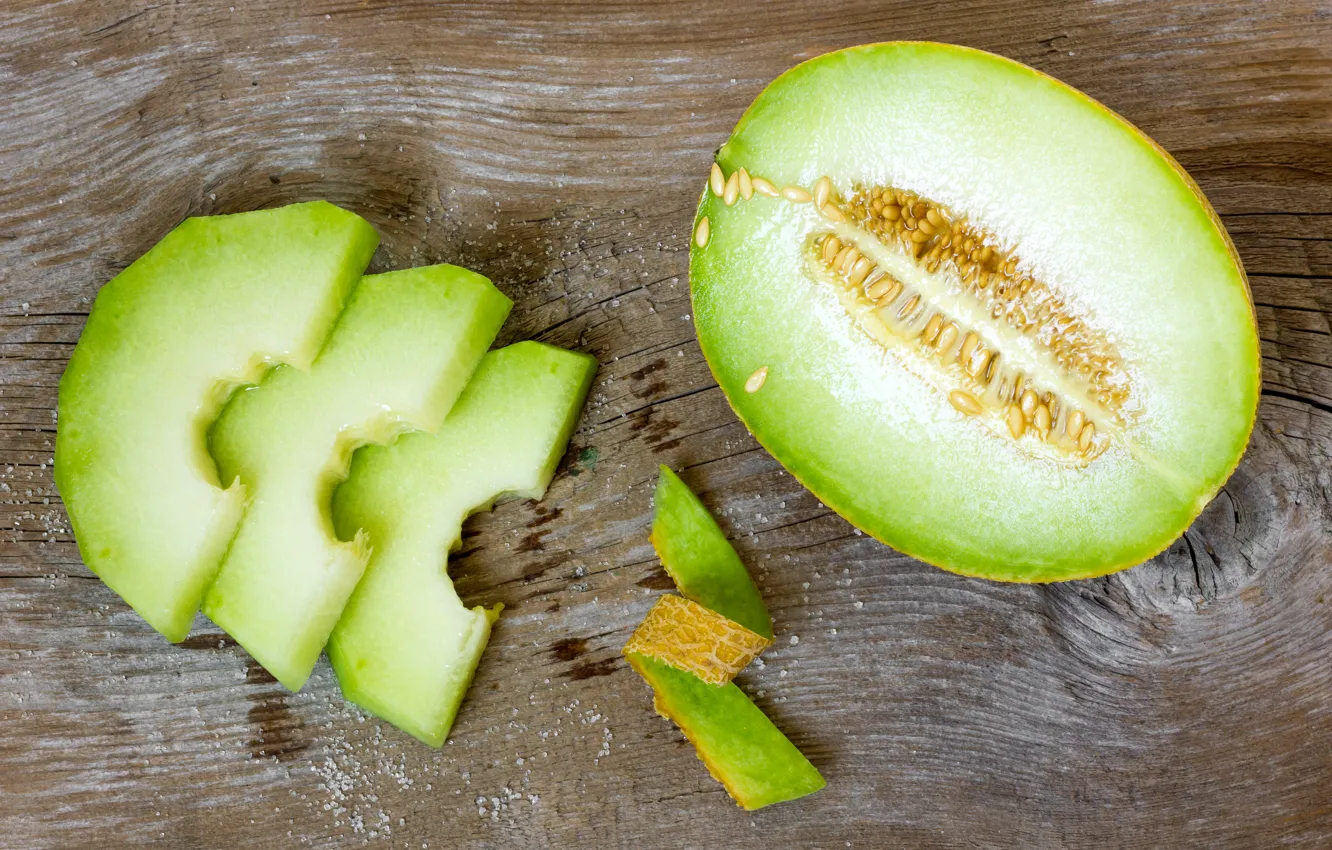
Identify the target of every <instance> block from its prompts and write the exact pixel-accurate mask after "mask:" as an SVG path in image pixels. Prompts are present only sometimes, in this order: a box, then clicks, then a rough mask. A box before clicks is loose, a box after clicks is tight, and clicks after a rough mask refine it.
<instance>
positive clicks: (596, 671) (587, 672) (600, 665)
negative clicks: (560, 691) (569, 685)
mask: <svg viewBox="0 0 1332 850" xmlns="http://www.w3.org/2000/svg"><path fill="white" fill-rule="evenodd" d="M619 667H620V659H619V657H618V656H614V657H611V658H603V659H602V660H600V661H584V662H583V663H581V664H575V665H574V666H573V667H572V668H571V669H570V670H569V672H568V673H565V674H564V676H565V677H566V678H569V679H572V680H574V681H575V682H581V681H583V680H584V679H593V678H596V677H597V676H609V675H610V674H612V673H614V672H615V671H616V669H618V668H619Z"/></svg>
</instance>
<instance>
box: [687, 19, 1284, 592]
mask: <svg viewBox="0 0 1332 850" xmlns="http://www.w3.org/2000/svg"><path fill="white" fill-rule="evenodd" d="M690 281H691V290H692V297H693V304H694V321H695V325H696V327H697V331H698V337H699V341H700V343H701V345H702V348H703V351H704V354H705V356H706V357H707V359H708V362H709V364H710V366H711V368H712V370H713V373H714V375H715V376H716V378H717V381H718V383H719V384H720V385H721V387H722V389H723V390H724V391H725V393H726V395H727V398H728V399H729V400H730V402H731V404H732V406H733V407H734V408H735V410H736V412H737V413H738V414H739V416H740V417H741V419H743V420H744V422H745V424H746V425H747V426H748V427H749V429H750V430H751V431H752V432H753V434H754V436H755V437H756V438H757V439H758V440H759V442H761V443H762V444H763V445H764V447H766V448H767V449H768V450H769V451H771V452H772V454H773V455H774V456H775V457H776V458H777V459H778V460H779V461H780V462H781V463H782V464H783V465H784V466H785V467H786V468H787V469H788V470H790V471H791V473H792V474H793V475H795V476H796V477H797V478H798V479H799V480H800V481H801V482H803V483H804V484H805V485H806V486H808V487H809V488H810V489H811V490H812V491H813V492H814V493H815V494H816V495H817V496H818V497H819V498H820V499H821V500H822V501H823V502H824V503H825V504H827V505H828V506H829V507H831V508H832V509H834V510H836V511H837V512H838V513H840V514H841V515H843V516H844V517H846V518H847V519H849V520H850V521H851V522H852V523H854V524H855V525H856V526H858V527H860V528H861V529H864V530H865V531H866V532H868V533H870V534H872V535H873V536H875V537H876V538H878V539H879V540H882V541H883V542H885V543H887V544H889V545H891V546H893V547H894V548H896V549H898V550H900V551H902V552H904V553H907V554H909V555H911V556H913V557H916V558H920V559H922V560H924V561H927V562H929V563H932V564H936V565H938V566H940V567H943V568H945V569H949V570H953V571H956V572H960V573H965V574H968V575H976V576H983V577H987V578H993V579H1002V580H1011V581H1056V580H1063V579H1072V578H1079V577H1087V576H1094V575H1101V574H1105V573H1108V572H1112V571H1115V570H1118V569H1122V568H1124V567H1128V566H1132V565H1134V564H1137V563H1139V562H1141V561H1143V560H1145V559H1147V558H1149V557H1151V556H1152V555H1154V554H1155V553H1157V552H1159V551H1161V550H1162V549H1164V548H1165V547H1166V546H1168V545H1169V544H1170V543H1171V542H1172V541H1173V540H1175V539H1176V538H1177V537H1178V536H1179V534H1180V533H1181V532H1182V531H1183V530H1184V529H1186V528H1187V527H1188V525H1189V523H1190V522H1192V521H1193V519H1194V518H1196V517H1197V516H1198V514H1199V513H1200V512H1201V511H1202V509H1203V508H1204V507H1205V506H1206V505H1207V503H1208V502H1209V501H1210V500H1211V499H1212V498H1213V497H1214V496H1215V495H1216V493H1217V491H1218V490H1219V489H1220V487H1221V486H1222V485H1223V484H1224V483H1225V481H1226V479H1227V477H1228V476H1229V475H1230V473H1231V472H1232V471H1233V470H1234V468H1235V466H1236V464H1237V463H1238V461H1239V459H1240V456H1241V455H1242V453H1243V451H1244V447H1245V444H1246V443H1247V441H1248V437H1249V433H1250V431H1251V429H1252V425H1253V421H1254V417H1255V414H1256V409H1257V403H1258V397H1259V390H1260V385H1261V384H1260V374H1259V350H1258V334H1257V329H1256V325H1255V319H1254V310H1253V305H1252V302H1251V299H1250V296H1249V290H1248V283H1247V281H1246V279H1245V276H1244V271H1243V269H1242V268H1241V265H1240V262H1239V259H1238V257H1237V256H1236V253H1235V250H1234V247H1233V245H1232V244H1231V242H1230V239H1229V238H1228V236H1227V235H1226V233H1225V230H1224V229H1223V228H1222V226H1221V223H1220V222H1219V221H1218V219H1217V217H1216V215H1215V213H1214V212H1213V211H1212V209H1211V207H1210V206H1209V205H1208V203H1207V201H1206V199H1205V198H1204V197H1203V196H1202V194H1201V192H1200V191H1199V189H1198V187H1197V185H1196V184H1194V182H1193V181H1192V180H1190V179H1189V177H1188V175H1187V174H1185V173H1184V171H1183V169H1182V168H1181V167H1180V166H1179V165H1178V164H1177V163H1176V162H1175V161H1174V160H1172V159H1171V158H1170V157H1169V156H1168V155H1167V154H1166V153H1165V152H1164V151H1163V150H1162V149H1161V148H1160V147H1159V146H1157V145H1156V144H1155V143H1153V142H1152V141H1151V140H1150V139H1148V138H1147V137H1146V136H1145V135H1143V134H1142V133H1141V132H1140V131H1139V130H1137V129H1135V128H1134V127H1132V126H1131V125H1129V124H1128V123H1127V122H1126V121H1124V120H1123V119H1122V118H1120V117H1119V116H1117V115H1115V114H1114V113H1113V112H1111V111H1110V110H1109V109H1107V108H1106V107H1104V106H1102V105H1101V104H1099V103H1097V102H1096V101H1094V100H1092V99H1091V98H1089V97H1087V96H1086V95H1084V94H1082V93H1080V92H1078V91H1075V90H1073V89H1071V88H1069V87H1068V86H1065V85H1063V84H1061V83H1059V82H1058V81H1056V80H1053V79H1051V78H1050V77H1047V76H1045V75H1043V74H1040V73H1038V72H1036V71H1034V70H1032V69H1030V68H1027V67H1025V66H1023V65H1020V64H1018V63H1016V62H1012V61H1009V60H1007V59H1003V58H1000V57H997V56H993V55H991V54H988V53H983V52H981V51H977V50H971V49H966V48H961V47H954V46H949V45H942V44H928V43H891V44H879V45H870V46H865V47H856V48H851V49H848V50H843V51H839V52H836V53H832V54H828V55H826V56H822V57H819V58H817V59H814V60H811V61H809V62H806V63H804V64H802V65H800V66H798V67H796V68H794V69H792V70H791V71H789V72H787V73H786V74H784V75H782V76H781V77H780V78H778V79H777V80H776V81H775V82H773V83H772V84H771V85H770V86H769V87H768V88H767V89H766V90H765V91H764V92H763V93H762V94H761V95H760V96H759V98H758V99H757V100H756V101H755V102H754V104H753V105H752V106H751V107H750V108H749V110H748V111H747V112H746V113H745V115H744V117H743V118H742V119H741V120H740V123H739V125H738V126H737V127H736V129H735V132H734V133H733V134H732V136H731V138H730V139H729V141H727V142H726V144H724V145H723V146H722V147H721V149H720V150H719V151H718V153H717V156H716V162H715V164H714V166H713V169H712V173H711V175H710V178H709V186H708V187H707V188H706V189H705V190H704V193H703V198H702V200H701V202H700V204H699V207H698V212H697V217H696V219H695V225H694V232H693V240H692V244H691V258H690Z"/></svg>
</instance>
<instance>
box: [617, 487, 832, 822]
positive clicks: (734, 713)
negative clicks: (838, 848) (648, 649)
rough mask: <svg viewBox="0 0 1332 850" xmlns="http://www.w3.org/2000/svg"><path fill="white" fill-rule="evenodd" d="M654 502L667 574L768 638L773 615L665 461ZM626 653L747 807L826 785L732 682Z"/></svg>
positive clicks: (657, 541) (655, 534)
mask: <svg viewBox="0 0 1332 850" xmlns="http://www.w3.org/2000/svg"><path fill="white" fill-rule="evenodd" d="M655 502H656V507H655V510H654V511H653V516H652V543H653V545H654V546H655V547H656V548H657V551H658V552H660V553H662V563H663V564H665V565H666V569H667V572H668V573H670V574H671V576H672V578H675V577H676V576H677V575H678V576H680V577H681V578H682V579H683V580H684V583H679V581H680V580H679V579H677V587H678V589H679V590H680V592H681V593H682V594H684V595H685V596H686V597H688V598H690V599H693V600H694V601H695V602H698V603H699V604H700V605H703V606H704V607H707V608H711V609H712V610H713V611H716V612H717V613H718V614H721V615H722V616H723V617H726V618H727V619H729V620H732V621H734V622H737V623H740V624H741V625H745V626H747V627H748V628H750V629H752V630H754V631H758V629H757V628H756V626H762V625H763V624H764V623H766V624H767V625H766V631H763V632H760V634H763V635H764V636H765V637H772V619H771V617H769V615H768V610H767V608H766V607H765V606H764V605H763V600H762V598H760V597H759V595H758V589H757V588H756V587H755V586H754V581H753V579H751V578H750V576H749V571H748V570H746V569H745V567H744V564H743V563H741V562H740V559H739V556H737V555H736V553H735V550H734V549H733V548H731V544H730V543H729V542H727V540H726V537H725V536H724V535H723V534H722V532H721V529H720V528H718V527H717V524H716V520H714V519H713V518H712V516H711V515H710V514H708V512H707V509H706V508H705V507H703V503H702V502H700V501H698V497H697V496H695V495H694V494H693V493H692V492H691V491H690V490H689V488H688V487H686V486H685V484H684V482H682V481H681V480H680V479H679V477H678V476H676V475H675V473H673V472H671V471H670V470H669V469H667V468H666V467H662V468H661V478H660V479H659V481H658V483H657V493H656V497H655ZM700 514H701V516H700ZM677 535H684V536H686V537H687V539H680V538H678V537H677ZM695 535H697V537H695ZM667 557H670V558H671V559H672V561H671V562H667V560H666V559H667ZM710 564H711V565H713V566H714V568H715V571H713V572H711V573H710V572H709V565H710ZM691 594H698V595H697V596H694V595H691ZM746 621H748V622H746ZM751 623H752V625H751ZM625 657H626V658H627V659H628V661H629V665H630V666H631V667H633V668H634V670H636V671H638V674H639V675H640V676H642V677H643V678H644V679H645V680H646V681H647V683H648V684H649V685H651V686H652V691H653V693H654V694H655V697H654V700H653V705H654V706H655V707H656V709H657V713H658V714H660V715H661V716H662V717H665V718H667V719H668V720H671V721H673V722H674V723H675V724H676V725H677V726H679V727H680V730H681V731H682V732H684V734H685V737H686V738H688V739H689V741H690V743H692V744H693V745H694V750H695V752H697V753H698V757H699V760H700V761H702V762H703V764H704V765H706V766H707V768H708V772H709V773H711V774H712V776H713V778H714V779H716V780H717V781H718V782H720V783H722V785H724V786H726V790H727V791H728V792H729V793H730V794H731V796H732V797H733V798H734V799H735V801H736V802H737V803H739V804H740V805H741V806H743V807H744V808H745V809H750V810H752V809H759V808H762V807H764V806H770V805H772V804H773V803H781V802H785V801H787V800H794V799H796V798H797V797H804V796H805V795H807V794H812V793H814V792H815V791H818V790H819V789H820V788H822V787H823V786H824V785H825V782H824V780H823V777H822V776H821V775H820V774H819V772H818V770H817V769H816V768H815V767H814V765H812V764H810V762H809V759H807V758H805V756H804V755H803V754H802V753H801V752H800V750H799V749H797V748H796V746H795V745H794V744H792V743H791V741H790V739H788V738H787V737H786V736H785V735H784V734H782V731H781V730H780V729H778V728H777V727H776V726H775V725H773V722H772V721H771V720H769V719H768V716H767V715H766V714H764V713H763V710H762V709H760V708H759V707H758V706H756V705H754V703H753V701H751V700H750V699H749V697H747V696H746V695H745V693H744V691H742V690H740V688H739V687H738V686H737V685H736V684H735V683H734V682H728V683H727V684H725V685H723V686H721V687H716V686H714V685H709V684H707V683H705V682H704V681H703V680H702V679H699V678H698V677H697V676H695V675H693V674H692V673H687V672H685V671H683V670H677V669H675V668H674V667H670V666H668V665H666V664H663V663H661V662H660V661H657V660H656V659H654V658H649V657H648V656H646V655H642V654H640V653H637V652H629V653H625Z"/></svg>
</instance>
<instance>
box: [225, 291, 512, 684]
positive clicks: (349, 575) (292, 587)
mask: <svg viewBox="0 0 1332 850" xmlns="http://www.w3.org/2000/svg"><path fill="white" fill-rule="evenodd" d="M511 306H512V302H511V301H510V300H509V299H508V298H507V297H505V296H504V294H503V293H501V292H500V291H499V290H498V289H496V288H495V287H494V285H493V284H491V282H490V281H489V280H487V279H486V278H484V277H482V276H481V275H478V274H475V273H474V272H470V271H468V270H466V269H463V268H459V267H458V266H451V265H435V266H424V267H420V268H414V269H407V270H404V271H397V272H389V273H387V274H378V275H368V276H366V277H364V278H362V279H361V282H360V283H359V284H358V285H357V286H356V289H355V290H354V291H353V292H352V295H351V297H350V299H349V300H348V303H347V306H346V308H345V309H344V310H343V312H342V315H341V316H340V317H339V319H338V322H337V324H336V325H335V326H334V328H333V331H332V332H331V333H330V335H329V337H328V340H327V342H326V343H325V345H324V348H323V350H322V351H321V352H320V353H319V356H318V358H316V360H315V362H314V365H313V366H312V367H311V369H310V372H309V373H308V374H306V373H303V372H299V371H297V370H295V369H291V368H288V367H279V368H277V369H274V370H273V371H271V372H269V373H268V374H267V375H266V376H265V377H264V380H263V381H262V382H261V383H260V384H259V385H258V386H256V387H252V388H249V389H246V390H243V391H241V392H239V393H237V394H236V395H235V396H233V398H232V399H231V401H230V402H229V403H228V404H227V406H226V408H224V409H223V411H222V414H221V415H220V416H219V417H218V419H217V422H216V423H215V424H214V425H213V427H212V429H211V430H210V432H209V449H210V451H211V452H212V455H213V457H214V458H215V459H216V460H217V464H218V471H219V473H220V475H221V476H222V479H223V480H227V481H230V480H235V479H239V480H240V481H241V483H242V484H244V485H245V486H246V489H247V491H248V493H249V502H248V505H247V507H246V513H245V518H244V520H243V521H242V523H241V526H240V529H239V530H238V531H237V533H236V536H235V537H234V539H233V540H232V542H231V545H230V547H229V548H228V550H227V553H226V557H225V559H224V561H223V564H222V567H221V568H220V570H219V571H218V574H217V578H216V579H215V581H214V583H213V585H212V586H211V587H210V588H209V590H208V593H207V595H206V596H205V598H204V606H203V610H204V613H205V614H207V615H208V616H209V617H210V618H212V620H213V621H214V622H215V623H217V624H218V625H219V626H221V627H222V628H223V629H225V630H226V631H227V632H228V633H230V634H231V635H232V637H234V638H236V640H237V642H239V643H240V644H241V646H243V647H245V649H246V650H247V651H248V652H249V653H250V655H252V656H253V657H254V658H255V659H256V660H257V661H259V663H260V664H262V665H263V666H264V668H265V669H267V670H268V671H269V672H270V673H272V674H273V675H274V676H275V677H276V678H277V679H278V681H279V682H281V683H282V684H283V685H285V686H286V687H288V688H290V689H291V690H293V691H295V690H299V689H300V687H301V686H302V685H303V684H304V683H305V680H306V679H307V678H308V677H309V675H310V672H311V671H312V670H313V669H314V665H315V662H316V661H317V660H318V658H319V653H320V652H321V651H322V650H323V647H324V644H325V643H326V642H327V641H328V636H329V633H330V632H331V631H332V630H333V626H334V624H335V623H336V622H337V620H338V616H339V615H340V614H341V613H342V610H343V607H344V606H345V605H346V603H347V600H348V598H349V597H350V596H351V593H352V591H353V590H354V589H355V587H356V584H357V582H358V581H359V580H360V579H361V575H362V573H363V572H364V569H365V564H366V559H367V557H368V555H369V553H368V551H367V550H366V546H365V542H364V541H363V540H355V541H352V542H340V541H338V539H337V538H336V536H335V535H334V531H333V523H332V520H331V517H330V515H329V505H330V503H331V501H332V495H333V488H334V486H335V485H336V483H337V482H338V481H340V480H342V478H344V477H345V476H346V474H347V468H348V464H349V462H350V459H351V454H352V451H353V450H354V449H355V448H356V447H357V446H360V445H364V444H367V443H384V442H388V441H390V440H391V439H392V438H393V437H395V436H396V435H397V434H399V433H402V432H403V431H405V430H407V429H409V428H420V429H425V430H427V431H433V430H435V429H436V428H438V427H440V423H441V422H442V421H443V420H444V417H445V415H446V414H447V413H448V412H449V408H451V407H452V406H453V403H454V401H455V400H456V399H457V398H458V396H459V394H460V393H461V392H462V391H463V388H464V386H465V385H466V384H467V382H468V379H469V378H470V377H471V376H472V373H473V372H474V371H475V370H476V368H477V365H478V364H479V363H480V362H481V359H482V357H483V356H485V353H486V349H487V348H489V347H490V343H491V341H492V340H494V338H495V335H496V334H497V333H498V332H499V329H500V326H501V325H502V324H503V323H504V319H505V318H506V317H507V316H508V313H509V309H510V307H511Z"/></svg>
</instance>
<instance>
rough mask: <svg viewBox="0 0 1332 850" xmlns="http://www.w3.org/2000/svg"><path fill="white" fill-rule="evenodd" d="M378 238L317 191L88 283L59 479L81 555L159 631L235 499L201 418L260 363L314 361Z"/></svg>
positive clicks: (240, 491)
mask: <svg viewBox="0 0 1332 850" xmlns="http://www.w3.org/2000/svg"><path fill="white" fill-rule="evenodd" d="M377 243H378V237H377V236H376V235H375V231H374V229H373V228H371V227H370V225H369V224H368V223H366V222H365V221H363V220H362V219H360V218H358V217H357V216H355V215H353V214H351V213H349V212H346V211H344V210H341V209H338V208H337V207H335V206H333V205H332V204H328V203H323V202H315V203H308V204H296V205H292V206H287V207H282V208H280V209H273V210H263V211H260V212H249V213H241V214H238V215H227V216H209V217H205V218H191V219H188V220H186V221H185V222H183V223H182V224H181V225H179V226H178V227H176V228H175V229H174V230H172V231H171V232H170V233H168V234H167V235H166V236H165V237H164V238H163V239H162V241H161V242H159V243H158V244H157V245H156V246H154V247H153V248H152V249H151V250H149V251H148V253H146V254H144V255H143V256H142V257H140V258H139V259H138V260H136V261H135V262H134V263H133V264H131V265H130V266H129V267H128V268H126V269H125V270H124V271H123V272H121V273H120V274H118V275H116V277H115V278H114V279H112V280H111V281H110V282H109V283H107V284H106V286H104V287H102V289H101V291H100V292H99V293H98V295H97V300H96V301H95V302H94V304H93V308H92V312H91V313H90V315H89V316H88V323H87V325H86V326H85V328H84V330H83V335H82V336H81V337H80V338H79V342H78V345H77V346H75V349H74V353H73V355H72V356H71V358H70V362H69V366H68V368H67V369H66V370H65V374H64V376H63V377H62V378H61V379H60V397H59V411H60V423H59V428H58V430H57V433H56V450H55V479H56V484H57V486H58V487H59V490H60V495H61V498H62V499H63V500H64V503H65V507H66V509H67V510H68V512H69V517H70V523H71V525H72V526H73V529H74V534H75V537H76V538H77V540H78V544H79V552H80V554H81V555H82V556H83V561H84V563H85V564H87V565H88V567H89V569H91V570H92V571H93V572H94V573H96V574H97V575H98V576H100V577H101V579H102V580H103V581H104V582H106V584H107V585H109V586H110V587H111V589H112V590H114V591H116V593H118V594H120V596H121V597H122V598H124V599H125V601H126V602H128V603H129V604H130V605H131V606H132V607H133V608H134V610H136V611H137V612H139V614H140V615H142V616H143V618H144V619H145V620H147V621H148V623H149V624H150V625H152V627H153V628H155V629H157V630H158V631H159V632H161V633H162V634H163V635H165V636H166V637H167V638H168V639H170V640H172V641H179V640H183V639H184V638H185V636H186V635H187V634H188V633H189V629H190V624H191V622H192V621H193V619H194V615H195V612H196V611H198V609H199V604H200V602H201V600H202V598H203V594H204V590H205V589H206V588H207V586H208V584H209V582H211V581H212V579H213V577H214V575H215V573H216V571H217V566H218V564H219V563H220V561H221V559H222V553H223V551H224V550H225V548H226V546H227V544H228V542H229V541H230V540H231V538H232V535H233V534H234V532H235V530H236V527H237V524H238V523H239V521H240V517H241V513H242V511H243V507H244V503H245V496H246V493H245V489H244V487H243V486H241V485H239V484H237V483H235V482H234V480H223V481H219V479H218V475H217V468H216V466H215V465H214V463H213V461H212V459H211V458H210V457H209V456H208V453H207V451H206V448H205V445H204V435H205V431H206V430H207V428H208V425H209V424H210V423H211V422H212V421H213V419H214V418H215V417H216V415H217V412H218V410H219V409H220V408H221V406H222V404H223V402H224V401H225V400H226V398H227V396H228V395H229V394H230V392H231V390H232V389H233V388H234V387H236V386H237V385H239V384H243V383H247V382H252V381H254V380H256V379H257V378H258V376H259V375H260V374H261V373H262V372H263V370H264V369H265V368H266V367H267V366H268V365H270V364H272V363H275V362H281V363H287V364H290V366H291V367H292V368H294V369H309V368H310V364H311V363H312V362H313V360H314V358H315V355H316V354H317V352H318V351H319V348H320V346H321V345H322V343H323V341H324V338H325V337H326V336H327V335H328V330H329V328H330V327H331V326H332V324H333V322H334V320H335V319H336V318H337V315H338V313H339V311H340V310H341V309H342V305H343V302H344V300H345V299H346V297H347V293H348V291H349V290H350V289H351V288H352V286H353V284H355V282H356V281H357V279H359V278H360V276H361V273H362V271H363V270H364V268H365V265H366V263H367V262H369V260H370V255H371V254H372V253H373V252H374V250H375V246H376V244H377Z"/></svg>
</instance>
